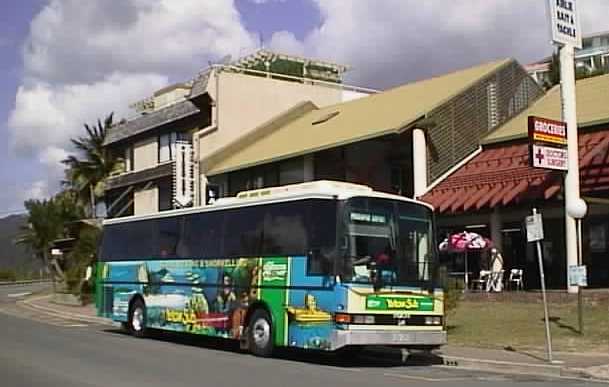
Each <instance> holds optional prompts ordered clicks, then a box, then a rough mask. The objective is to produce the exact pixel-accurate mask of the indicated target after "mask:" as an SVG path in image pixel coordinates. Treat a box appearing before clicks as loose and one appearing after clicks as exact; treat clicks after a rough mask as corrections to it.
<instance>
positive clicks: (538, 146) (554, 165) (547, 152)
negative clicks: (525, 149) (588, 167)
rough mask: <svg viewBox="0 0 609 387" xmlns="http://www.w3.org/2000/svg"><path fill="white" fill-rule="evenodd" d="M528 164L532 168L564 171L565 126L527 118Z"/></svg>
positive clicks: (563, 123) (546, 120)
mask: <svg viewBox="0 0 609 387" xmlns="http://www.w3.org/2000/svg"><path fill="white" fill-rule="evenodd" d="M528 124H529V164H530V165H531V166H532V167H534V168H545V169H555V170H560V171H566V170H567V168H568V165H567V124H566V123H565V122H561V121H555V120H550V119H547V118H541V117H535V116H529V122H528Z"/></svg>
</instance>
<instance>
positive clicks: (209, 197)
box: [205, 184, 220, 204]
mask: <svg viewBox="0 0 609 387" xmlns="http://www.w3.org/2000/svg"><path fill="white" fill-rule="evenodd" d="M218 198H220V186H219V185H216V184H208V185H207V187H206V190H205V204H214V202H215V201H216V200H218Z"/></svg>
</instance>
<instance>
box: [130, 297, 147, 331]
mask: <svg viewBox="0 0 609 387" xmlns="http://www.w3.org/2000/svg"><path fill="white" fill-rule="evenodd" d="M128 324H129V327H128V328H129V333H131V335H133V336H135V337H144V336H146V305H144V302H143V301H142V300H140V299H136V300H135V301H133V303H132V304H131V308H129V322H128Z"/></svg>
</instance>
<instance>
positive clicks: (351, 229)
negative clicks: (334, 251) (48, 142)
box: [340, 197, 435, 286]
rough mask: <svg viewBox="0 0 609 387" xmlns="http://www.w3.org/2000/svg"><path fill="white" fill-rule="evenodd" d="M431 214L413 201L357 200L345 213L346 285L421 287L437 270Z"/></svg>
mask: <svg viewBox="0 0 609 387" xmlns="http://www.w3.org/2000/svg"><path fill="white" fill-rule="evenodd" d="M432 218H433V217H432V212H431V210H430V209H428V208H427V207H425V206H423V205H420V204H417V203H409V202H399V201H393V200H387V199H378V198H364V197H357V198H352V199H350V200H349V201H347V203H346V206H345V211H344V215H343V222H344V223H343V230H344V235H343V237H344V242H343V263H344V264H343V265H342V266H343V270H342V271H341V273H340V274H341V277H342V279H343V281H346V282H354V283H365V284H375V285H378V284H379V283H380V284H382V285H384V286H386V285H422V284H425V283H430V282H431V281H432V275H433V272H434V267H433V266H434V263H435V259H434V255H435V254H434V248H433V224H432Z"/></svg>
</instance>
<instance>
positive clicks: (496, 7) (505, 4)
mask: <svg viewBox="0 0 609 387" xmlns="http://www.w3.org/2000/svg"><path fill="white" fill-rule="evenodd" d="M545 3H546V1H545V0H518V1H514V0H460V1H458V2H457V1H448V0H426V1H421V0H234V1H233V0H87V1H83V0H18V1H17V0H12V1H11V0H4V1H2V2H0V135H1V136H2V138H3V139H4V141H2V142H1V143H0V217H2V216H3V215H6V214H8V213H10V212H12V211H19V210H22V209H23V201H24V200H26V199H28V198H38V199H40V198H44V197H48V196H49V195H52V194H53V193H55V192H57V190H58V189H59V187H60V186H59V181H60V180H61V178H62V176H63V166H62V164H61V162H60V161H61V160H62V159H64V158H65V157H66V156H67V155H68V154H70V153H71V152H73V149H72V148H71V147H70V141H69V139H70V138H74V137H76V136H79V135H82V134H83V124H84V123H94V122H95V121H96V120H97V119H98V118H103V117H105V116H106V115H107V114H109V113H110V112H115V116H116V117H118V118H121V117H129V116H132V115H133V112H132V111H130V110H129V108H128V105H129V104H130V103H132V102H134V101H137V100H139V99H141V98H143V97H146V96H148V95H151V94H152V93H153V92H154V91H155V90H157V89H160V88H162V87H164V86H166V85H168V84H170V83H172V82H179V81H186V80H189V79H192V78H193V77H194V76H195V75H196V74H197V72H199V71H200V70H202V69H204V68H205V67H206V66H207V65H208V63H209V62H214V61H219V60H220V59H221V58H223V57H225V56H226V55H229V54H230V55H231V56H232V58H237V57H239V56H242V55H246V54H249V53H252V52H253V51H254V50H256V49H257V48H260V47H265V48H267V49H272V50H276V51H280V52H285V53H288V54H295V55H304V56H310V57H314V58H318V59H323V60H329V61H334V62H338V63H341V64H347V65H350V66H351V68H352V69H351V71H350V72H349V73H348V74H347V75H346V77H347V83H350V84H354V85H359V86H367V87H372V88H377V89H385V88H388V87H392V86H396V85H400V84H404V83H408V82H412V81H415V80H418V79H424V78H428V77H431V76H434V75H439V74H442V73H446V72H449V71H454V70H457V69H461V68H464V67H468V66H473V65H476V64H478V63H482V62H488V61H491V60H496V59H500V58H506V57H512V58H515V59H516V60H518V61H519V62H520V63H522V64H526V63H529V62H532V61H535V60H538V59H541V58H543V57H546V56H547V55H549V54H550V53H551V52H552V45H551V43H550V38H549V27H548V20H547V16H546V9H545ZM578 4H579V5H578V6H579V8H580V16H581V19H582V30H583V32H584V34H589V33H593V32H599V31H608V30H609V18H607V15H609V0H579V1H578Z"/></svg>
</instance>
